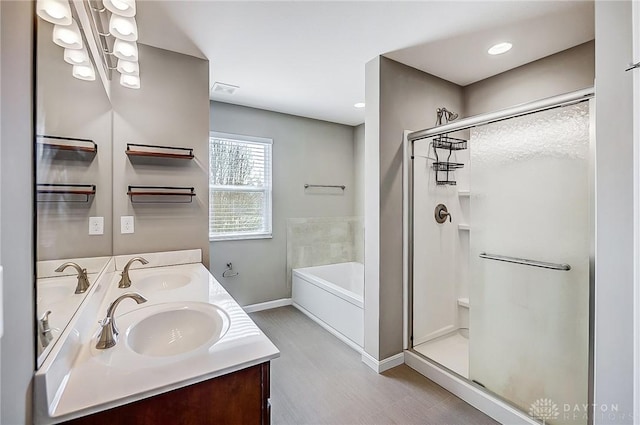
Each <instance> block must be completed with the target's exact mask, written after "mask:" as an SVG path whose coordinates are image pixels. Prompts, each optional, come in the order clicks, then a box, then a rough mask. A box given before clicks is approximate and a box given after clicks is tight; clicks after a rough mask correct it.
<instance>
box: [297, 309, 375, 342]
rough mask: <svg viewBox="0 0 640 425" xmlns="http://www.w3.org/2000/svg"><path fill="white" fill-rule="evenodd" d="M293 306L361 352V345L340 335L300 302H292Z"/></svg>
mask: <svg viewBox="0 0 640 425" xmlns="http://www.w3.org/2000/svg"><path fill="white" fill-rule="evenodd" d="M293 306H294V307H295V308H297V309H298V310H300V311H301V312H302V313H303V314H304V315H305V316H307V317H308V318H309V319H311V320H313V321H314V322H316V323H317V324H318V325H320V326H321V327H322V328H324V330H326V331H327V332H329V333H330V334H331V335H333V336H335V337H336V338H338V339H339V340H340V341H342V342H344V343H345V344H347V345H348V346H349V347H351V348H353V349H354V350H356V351H357V352H358V353H362V347H360V346H359V345H358V344H356V343H355V342H353V341H351V340H350V339H349V338H347V337H346V336H344V335H342V334H341V333H340V332H338V331H337V330H335V329H333V328H332V327H331V326H329V325H327V324H326V323H325V322H323V321H322V320H321V319H319V318H318V317H317V316H316V315H314V314H313V313H311V312H310V311H309V310H307V309H306V308H304V307H302V306H301V305H300V304H297V303H293Z"/></svg>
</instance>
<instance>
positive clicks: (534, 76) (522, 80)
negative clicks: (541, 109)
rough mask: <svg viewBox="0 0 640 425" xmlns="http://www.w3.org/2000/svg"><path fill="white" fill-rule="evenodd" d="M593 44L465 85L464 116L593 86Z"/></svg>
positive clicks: (574, 48) (585, 44)
mask: <svg viewBox="0 0 640 425" xmlns="http://www.w3.org/2000/svg"><path fill="white" fill-rule="evenodd" d="M594 49H595V42H593V41H590V42H587V43H584V44H580V45H578V46H576V47H572V48H571V49H567V50H565V51H562V52H559V53H556V54H554V55H551V56H547V57H546V58H542V59H539V60H537V61H534V62H531V63H528V64H526V65H522V66H520V67H518V68H514V69H512V70H509V71H506V72H503V73H501V74H498V75H494V76H493V77H489V78H487V79H485V80H482V81H478V82H477V83H473V84H471V85H468V86H465V87H464V90H463V95H464V115H465V116H467V117H469V116H473V115H478V114H482V113H485V112H492V111H498V110H500V109H504V108H508V107H510V106H514V105H518V104H520V103H527V102H530V101H532V100H537V99H544V98H546V97H551V96H555V95H558V94H561V93H567V92H571V91H575V90H579V89H583V88H587V87H593V78H594V72H595V71H594V69H595V65H594V63H595V50H594Z"/></svg>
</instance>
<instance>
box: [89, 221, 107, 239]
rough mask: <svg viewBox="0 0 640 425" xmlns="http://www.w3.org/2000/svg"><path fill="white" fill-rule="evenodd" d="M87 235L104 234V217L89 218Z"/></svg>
mask: <svg viewBox="0 0 640 425" xmlns="http://www.w3.org/2000/svg"><path fill="white" fill-rule="evenodd" d="M89 234H90V235H103V234H104V217H89Z"/></svg>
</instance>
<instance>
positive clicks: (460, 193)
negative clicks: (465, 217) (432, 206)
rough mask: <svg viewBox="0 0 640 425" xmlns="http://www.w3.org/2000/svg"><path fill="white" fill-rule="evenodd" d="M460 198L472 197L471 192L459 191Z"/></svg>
mask: <svg viewBox="0 0 640 425" xmlns="http://www.w3.org/2000/svg"><path fill="white" fill-rule="evenodd" d="M458 196H459V197H461V198H468V197H470V196H471V191H470V190H459V191H458Z"/></svg>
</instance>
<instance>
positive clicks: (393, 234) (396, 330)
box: [365, 57, 462, 360]
mask: <svg viewBox="0 0 640 425" xmlns="http://www.w3.org/2000/svg"><path fill="white" fill-rule="evenodd" d="M441 106H446V107H447V109H450V110H453V111H460V110H462V88H461V87H460V86H458V85H456V84H453V83H451V82H448V81H445V80H442V79H440V78H437V77H434V76H432V75H429V74H426V73H424V72H422V71H419V70H417V69H414V68H411V67H408V66H406V65H403V64H400V63H398V62H395V61H393V60H391V59H387V58H384V57H382V58H380V124H379V125H380V137H379V148H380V162H379V167H380V176H379V184H380V188H379V190H380V224H379V232H380V258H379V263H378V264H379V268H380V270H379V273H380V289H379V291H380V292H379V297H380V301H379V302H380V306H379V309H380V319H379V331H380V337H379V338H380V341H379V343H380V346H379V352H378V353H371V352H369V354H370V355H372V356H373V357H375V358H376V359H378V360H380V359H385V358H387V357H390V356H393V355H395V354H397V353H400V352H401V351H402V290H403V286H402V276H403V274H402V273H403V267H402V149H403V145H402V140H403V138H402V135H403V131H404V130H420V129H423V128H427V127H432V126H433V124H434V122H435V111H436V109H437V108H438V107H441ZM365 125H366V126H367V128H368V126H369V123H368V122H365ZM371 260H372V261H374V264H376V262H375V261H376V260H375V259H371ZM369 261H370V258H367V257H365V265H367V264H368V262H369ZM365 284H366V283H365ZM365 296H366V289H365Z"/></svg>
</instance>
